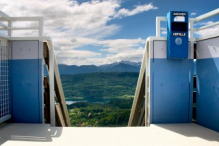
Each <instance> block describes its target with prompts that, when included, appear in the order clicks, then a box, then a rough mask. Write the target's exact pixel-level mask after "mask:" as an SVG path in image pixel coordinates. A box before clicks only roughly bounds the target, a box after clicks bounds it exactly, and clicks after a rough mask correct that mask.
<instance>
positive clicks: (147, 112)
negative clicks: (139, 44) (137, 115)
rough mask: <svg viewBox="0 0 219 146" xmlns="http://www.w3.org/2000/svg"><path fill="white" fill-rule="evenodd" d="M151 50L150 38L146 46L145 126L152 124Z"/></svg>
mask: <svg viewBox="0 0 219 146" xmlns="http://www.w3.org/2000/svg"><path fill="white" fill-rule="evenodd" d="M149 51H150V40H147V42H146V48H145V52H146V53H145V55H146V56H145V58H146V59H145V66H146V67H145V126H146V127H148V126H150V99H149V97H150V95H149V93H150V92H149V91H148V90H149V88H148V87H149V84H150V83H149V69H150V68H149V59H150V58H149V57H150V56H149Z"/></svg>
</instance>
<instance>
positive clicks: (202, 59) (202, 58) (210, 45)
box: [196, 37, 219, 132]
mask: <svg viewBox="0 0 219 146" xmlns="http://www.w3.org/2000/svg"><path fill="white" fill-rule="evenodd" d="M196 51H197V63H196V69H197V70H196V72H197V103H196V121H197V124H200V125H202V126H205V127H207V128H210V129H213V130H216V131H217V132H219V37H217V38H210V39H206V40H200V41H197V49H196Z"/></svg>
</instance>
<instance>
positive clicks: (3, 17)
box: [0, 11, 43, 39]
mask: <svg viewBox="0 0 219 146" xmlns="http://www.w3.org/2000/svg"><path fill="white" fill-rule="evenodd" d="M3 22H6V24H5V23H3ZM15 22H38V26H22V27H14V26H13V23H15ZM16 30H37V31H38V35H37V36H35V37H42V36H43V17H10V16H8V15H7V14H5V13H3V12H2V11H0V35H1V36H2V37H4V38H7V39H11V38H12V37H14V36H13V32H14V31H16ZM2 31H7V34H4V33H2ZM23 37H25V36H23Z"/></svg>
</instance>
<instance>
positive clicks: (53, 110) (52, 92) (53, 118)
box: [49, 42, 55, 126]
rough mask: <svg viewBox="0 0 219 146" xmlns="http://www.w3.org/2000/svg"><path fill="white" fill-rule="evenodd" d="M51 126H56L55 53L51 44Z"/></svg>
mask: <svg viewBox="0 0 219 146" xmlns="http://www.w3.org/2000/svg"><path fill="white" fill-rule="evenodd" d="M49 88H50V124H51V126H55V98H54V97H55V94H54V90H55V89H54V51H53V47H52V45H51V43H50V42H49Z"/></svg>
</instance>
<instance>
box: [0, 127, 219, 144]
mask: <svg viewBox="0 0 219 146" xmlns="http://www.w3.org/2000/svg"><path fill="white" fill-rule="evenodd" d="M0 145H4V146H9V145H10V146H19V145H22V146H35V145H37V146H50V145H51V146H55V145H59V146H147V145H149V146H154V145H157V146H187V145H188V146H195V145H197V146H219V133H218V132H215V131H212V130H209V129H207V128H204V127H201V126H199V125H196V124H160V125H151V126H150V127H147V128H146V127H124V128H73V127H64V128H60V127H50V126H49V125H45V124H3V125H1V126H0Z"/></svg>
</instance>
